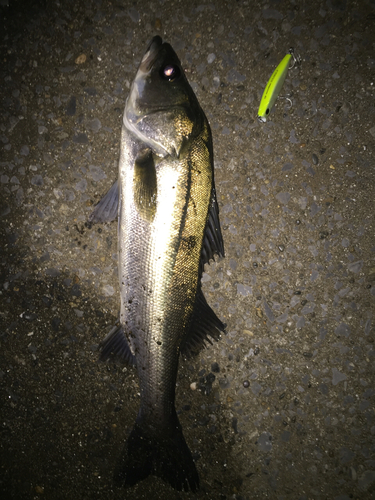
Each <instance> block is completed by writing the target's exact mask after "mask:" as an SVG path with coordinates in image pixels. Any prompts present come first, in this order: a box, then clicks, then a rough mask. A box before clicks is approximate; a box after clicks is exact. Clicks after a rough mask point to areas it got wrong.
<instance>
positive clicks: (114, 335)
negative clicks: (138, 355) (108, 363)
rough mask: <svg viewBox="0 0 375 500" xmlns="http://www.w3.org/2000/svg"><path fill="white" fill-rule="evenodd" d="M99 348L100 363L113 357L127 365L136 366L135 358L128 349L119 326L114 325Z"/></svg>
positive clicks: (124, 336) (126, 341)
mask: <svg viewBox="0 0 375 500" xmlns="http://www.w3.org/2000/svg"><path fill="white" fill-rule="evenodd" d="M100 348H101V353H100V360H101V361H105V360H106V359H108V358H110V357H111V356H114V357H116V358H119V359H120V360H121V361H124V362H125V363H127V364H129V365H135V364H136V360H135V356H134V354H133V353H132V351H131V349H130V346H129V343H128V339H127V338H126V335H125V332H124V330H123V328H122V326H121V325H116V326H114V327H113V328H112V330H111V331H110V332H109V333H108V335H107V336H106V338H105V339H104V340H103V341H102V342H101V344H100Z"/></svg>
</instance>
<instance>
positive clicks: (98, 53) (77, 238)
mask: <svg viewBox="0 0 375 500" xmlns="http://www.w3.org/2000/svg"><path fill="white" fill-rule="evenodd" d="M374 19H375V4H374V2H373V1H367V0H363V1H361V2H351V1H340V0H329V1H324V2H293V1H286V2H280V1H271V2H263V1H260V2H256V4H253V3H252V2H250V1H238V2H235V3H234V2H233V3H229V2H228V3H226V2H212V3H199V2H196V1H194V0H193V1H192V2H189V3H186V2H179V1H172V2H163V1H160V2H159V1H155V2H152V3H147V4H146V3H145V4H144V5H143V6H141V4H139V5H136V4H135V3H132V2H125V1H113V2H107V1H99V0H98V1H94V0H91V1H85V2H73V1H71V2H70V1H63V0H62V1H60V2H59V1H56V2H42V1H40V2H33V4H32V5H31V3H30V2H21V1H12V0H9V2H7V1H2V2H0V20H1V28H0V29H1V35H0V36H1V48H0V51H1V52H0V57H1V59H0V60H1V65H0V78H1V86H0V103H1V104H0V106H1V107H0V109H1V117H0V189H1V198H0V215H1V225H0V231H1V241H2V245H1V259H0V263H1V267H0V273H1V274H0V278H1V279H0V294H1V295H0V297H1V299H0V300H1V308H0V393H1V406H0V416H1V418H0V426H1V441H0V457H1V477H0V491H1V492H2V495H3V496H2V498H9V499H29V498H30V499H33V498H38V499H39V498H46V499H49V500H50V499H51V500H55V499H67V498H77V499H96V498H98V499H99V498H100V499H103V500H104V499H112V498H131V499H141V498H147V499H150V498H155V499H162V498H163V499H178V498H191V499H193V498H199V499H200V498H207V499H215V500H216V499H229V498H235V499H237V500H239V499H263V498H270V499H278V500H283V499H300V500H310V499H334V500H349V499H370V498H374V497H375V446H374V440H375V418H374V395H375V388H374V354H375V350H374V347H375V346H374V339H375V332H374V310H375V308H374V295H375V261H374V253H375V246H374V245H375V238H374V197H375V193H374V181H375V179H374V177H375V176H374V154H373V151H374V144H375V110H374V75H375V55H374V54H375V52H374V43H375V35H374V29H373V26H374ZM155 34H159V35H161V36H162V37H163V39H164V40H166V41H168V42H170V43H171V44H172V46H173V47H174V49H175V50H176V52H177V53H178V55H179V57H180V59H181V61H182V64H183V66H184V68H185V70H186V74H187V77H188V79H189V81H190V83H191V84H192V86H193V88H194V91H195V92H196V95H197V97H198V100H199V102H200V104H201V106H202V108H203V109H204V111H205V113H206V115H207V117H208V119H209V121H210V124H211V128H212V133H213V141H214V153H215V175H216V188H217V194H218V201H219V206H220V218H221V223H222V227H223V236H224V243H225V249H226V257H225V258H224V259H221V260H218V261H217V262H216V263H212V264H211V265H210V266H207V267H206V273H205V274H204V276H203V286H204V291H205V295H206V297H207V300H208V301H209V303H210V304H211V306H212V307H213V308H214V310H215V311H216V312H217V314H218V316H219V317H220V318H221V319H222V320H223V321H225V322H226V323H227V335H226V336H225V337H224V338H223V339H222V340H221V341H220V342H219V343H217V344H215V345H214V346H211V347H209V348H208V349H206V350H205V351H203V352H202V353H201V354H200V355H199V356H198V357H197V358H195V359H193V360H182V361H181V363H180V369H179V375H178V381H177V383H178V387H177V402H176V407H177V410H178V413H179V418H180V421H181V424H182V427H183V430H184V434H185V437H186V440H187V443H188V444H189V446H190V448H191V450H192V453H193V456H194V458H195V460H196V463H197V468H198V471H199V474H200V479H201V489H200V491H199V492H198V493H197V494H192V493H186V494H183V493H178V492H175V491H174V490H172V489H171V488H170V486H169V485H167V484H165V483H163V482H162V481H161V480H160V479H158V478H155V477H149V478H148V479H146V480H145V481H143V482H141V483H139V484H138V485H137V486H135V487H134V488H132V489H129V490H122V489H118V488H116V487H115V486H114V484H113V482H112V473H113V470H114V468H115V465H116V461H117V459H118V457H119V455H120V453H121V450H122V447H123V443H124V440H125V439H126V436H127V435H128V433H129V431H130V429H131V427H132V425H133V422H134V419H135V416H136V413H137V408H138V404H139V388H138V381H137V377H136V373H135V371H134V370H133V369H132V368H129V367H126V366H123V365H120V364H118V363H117V364H116V363H110V364H104V363H99V362H98V345H99V342H100V340H101V339H103V338H104V336H105V335H106V333H107V332H108V331H109V330H110V328H111V326H112V325H113V324H114V323H115V321H116V319H117V315H118V308H119V297H118V283H117V255H116V252H117V236H116V223H111V224H107V225H103V226H100V227H99V226H93V227H92V228H90V227H88V226H87V224H85V222H86V221H87V217H88V215H89V214H90V211H91V210H92V206H93V205H94V204H95V203H96V202H97V201H98V200H99V199H100V198H101V196H102V195H103V194H104V193H105V192H106V191H107V189H108V188H109V187H110V186H111V185H112V183H113V181H114V180H115V178H116V176H117V171H116V170H117V162H118V156H119V139H120V127H121V117H122V112H123V108H124V104H125V99H126V96H127V92H128V89H129V85H130V83H131V81H132V79H133V77H134V75H135V71H136V68H137V65H138V64H139V61H140V58H141V57H142V55H143V53H144V50H145V47H146V45H147V42H148V41H149V40H150V39H151V37H152V36H153V35H155ZM291 46H292V47H294V49H295V51H296V52H298V53H299V54H300V55H301V58H302V64H301V66H300V67H297V68H294V69H291V70H290V71H289V74H288V76H287V79H286V82H285V85H284V88H283V90H282V93H283V95H288V96H289V98H290V99H291V102H292V106H291V105H290V102H289V101H288V100H286V99H278V101H277V103H276V105H275V107H274V108H273V110H272V112H271V114H270V117H269V119H268V120H267V122H266V123H264V124H261V123H259V122H258V121H257V119H256V115H257V110H258V106H259V101H260V98H261V95H262V92H263V89H264V87H265V85H266V82H267V80H268V78H269V77H270V75H271V73H272V71H273V69H274V68H275V67H276V66H277V64H278V63H279V62H280V61H281V59H282V57H283V56H284V55H285V54H286V53H287V51H288V49H289V47H291Z"/></svg>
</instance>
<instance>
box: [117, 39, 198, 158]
mask: <svg viewBox="0 0 375 500" xmlns="http://www.w3.org/2000/svg"><path fill="white" fill-rule="evenodd" d="M203 120H204V114H203V111H202V109H201V108H200V105H199V103H198V100H197V98H196V96H195V94H194V92H193V89H192V88H191V87H190V85H189V82H188V81H187V78H186V76H185V73H184V70H183V68H182V66H181V62H180V60H179V58H178V57H177V54H176V53H175V51H174V50H173V48H172V47H171V45H170V44H169V43H165V42H164V43H163V41H162V39H161V38H160V36H155V37H154V38H153V39H152V40H151V42H150V43H149V45H148V47H147V50H146V52H145V54H144V56H143V58H142V61H141V63H140V65H139V68H138V71H137V74H136V77H135V79H134V81H133V83H132V85H131V89H130V93H129V96H128V98H127V101H126V105H125V112H124V119H123V123H124V126H125V128H126V129H127V130H128V131H129V132H131V133H132V134H133V135H135V136H136V138H137V139H139V140H140V141H141V142H143V143H144V144H145V145H146V146H147V147H149V148H151V150H152V151H153V152H154V153H155V154H156V155H158V156H160V157H166V156H168V155H170V156H173V157H179V155H180V152H181V150H182V148H183V145H184V144H185V143H186V141H187V140H188V139H189V137H190V136H191V135H192V134H195V133H199V131H200V129H201V126H202V123H203Z"/></svg>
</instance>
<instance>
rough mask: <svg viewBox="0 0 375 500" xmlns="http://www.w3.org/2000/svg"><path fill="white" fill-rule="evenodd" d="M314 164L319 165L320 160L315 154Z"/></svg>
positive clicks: (313, 156)
mask: <svg viewBox="0 0 375 500" xmlns="http://www.w3.org/2000/svg"><path fill="white" fill-rule="evenodd" d="M312 162H313V164H314V165H317V164H318V163H319V158H318V157H317V156H316V154H314V153H313V155H312Z"/></svg>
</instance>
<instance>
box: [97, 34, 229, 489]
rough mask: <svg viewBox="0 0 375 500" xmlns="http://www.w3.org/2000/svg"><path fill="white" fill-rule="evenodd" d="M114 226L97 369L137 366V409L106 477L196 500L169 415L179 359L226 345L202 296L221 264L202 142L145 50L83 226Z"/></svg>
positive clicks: (170, 66)
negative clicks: (106, 182) (113, 175)
mask: <svg viewBox="0 0 375 500" xmlns="http://www.w3.org/2000/svg"><path fill="white" fill-rule="evenodd" d="M116 217H118V272H119V285H120V317H119V323H118V324H116V325H115V326H114V327H113V328H112V330H111V331H110V332H109V334H108V335H107V337H106V338H105V339H104V341H103V342H102V345H101V349H102V351H101V359H104V360H105V359H107V358H108V357H110V356H111V355H116V356H120V357H121V358H122V359H123V360H124V361H126V362H127V363H129V364H132V365H135V366H136V369H137V373H138V378H139V385H140V408H139V411H138V415H137V418H136V421H135V424H134V427H133V429H132V431H131V432H130V435H129V437H128V440H127V443H126V445H125V448H124V451H123V453H122V455H121V458H120V461H119V465H118V466H117V468H116V471H115V476H114V478H115V481H116V483H117V484H119V485H122V486H126V487H130V486H133V485H134V484H136V483H138V482H139V481H141V480H143V479H145V478H146V477H147V476H149V475H150V474H151V475H155V476H158V477H160V478H162V479H163V480H164V481H165V482H166V483H169V484H170V485H171V486H172V487H173V488H174V489H176V490H178V491H197V489H198V488H199V475H198V472H197V468H196V465H195V462H194V460H193V457H192V453H191V451H190V449H189V447H188V445H187V443H186V441H185V438H184V435H183V432H182V427H181V424H180V422H179V419H178V416H177V413H176V408H175V393H176V378H177V371H178V365H179V359H180V357H181V356H186V357H190V356H193V355H195V354H197V353H198V352H199V351H200V350H201V349H203V348H204V347H205V346H207V345H208V344H212V343H213V341H217V340H219V339H220V337H221V335H222V334H225V324H224V323H223V322H222V321H221V320H220V319H219V318H218V317H217V316H216V314H215V313H214V311H213V310H212V309H211V307H210V306H209V305H208V303H207V301H206V299H205V297H204V295H203V292H202V286H201V277H202V273H203V270H204V266H205V264H207V263H209V262H210V261H211V260H212V259H215V257H224V243H223V237H222V232H221V228H220V221H219V207H218V202H217V196H216V190H215V182H214V168H213V145H212V135H211V130H210V126H209V123H208V120H207V118H206V115H205V114H204V112H203V110H202V108H201V106H200V105H199V103H198V100H197V97H196V95H195V94H194V91H193V89H192V88H191V86H190V84H189V83H188V80H187V78H186V75H185V72H184V70H183V68H182V66H181V62H180V60H179V58H178V56H177V54H176V53H175V51H174V50H173V48H172V47H171V45H170V44H168V43H166V42H163V40H162V39H161V37H160V36H155V37H154V38H152V40H151V41H150V43H149V45H148V47H147V49H146V52H145V54H144V56H143V58H142V60H141V63H140V65H139V68H138V71H137V73H136V75H135V79H134V81H133V82H132V85H131V88H130V92H129V95H128V97H127V100H126V104H125V110H124V115H123V123H122V130H121V147H120V160H119V174H118V180H117V181H116V182H115V183H114V184H113V186H112V187H111V188H110V190H109V191H108V193H107V194H106V195H105V196H104V197H103V199H102V200H101V201H100V202H99V203H98V205H96V207H95V209H94V211H93V212H92V214H91V215H90V217H89V222H90V223H92V224H93V223H102V222H109V221H111V220H114V219H115V218H116Z"/></svg>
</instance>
